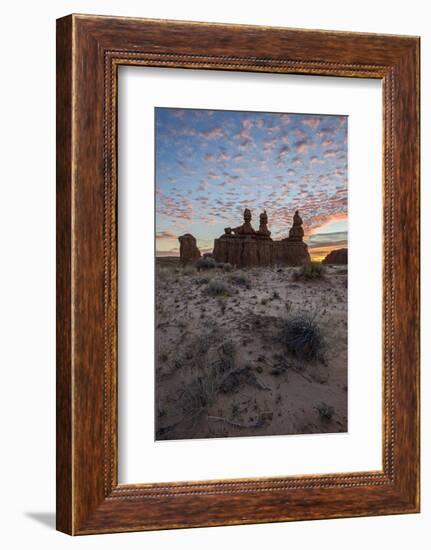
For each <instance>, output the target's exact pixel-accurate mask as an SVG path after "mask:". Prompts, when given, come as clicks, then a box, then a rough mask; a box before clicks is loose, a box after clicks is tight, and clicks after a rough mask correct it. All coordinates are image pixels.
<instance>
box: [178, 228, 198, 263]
mask: <svg viewBox="0 0 431 550" xmlns="http://www.w3.org/2000/svg"><path fill="white" fill-rule="evenodd" d="M178 240H179V241H180V261H181V263H182V264H183V265H186V264H191V263H194V262H195V261H196V260H198V259H199V258H200V257H201V253H200V250H199V248H198V247H197V244H196V239H195V237H193V235H192V234H191V233H186V234H185V235H181V237H178Z"/></svg>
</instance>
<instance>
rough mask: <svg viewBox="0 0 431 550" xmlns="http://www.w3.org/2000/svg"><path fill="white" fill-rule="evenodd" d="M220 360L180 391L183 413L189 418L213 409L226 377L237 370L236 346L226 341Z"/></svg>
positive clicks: (221, 348) (220, 350)
mask: <svg viewBox="0 0 431 550" xmlns="http://www.w3.org/2000/svg"><path fill="white" fill-rule="evenodd" d="M218 351H219V360H217V361H215V362H214V363H212V364H211V365H210V366H209V367H207V368H206V369H205V371H204V372H203V374H201V375H199V376H197V377H195V378H194V379H193V380H191V382H189V383H188V384H185V385H184V386H183V387H182V389H181V391H180V403H181V408H182V412H183V413H184V414H185V415H187V416H192V417H193V416H196V415H199V414H202V413H203V412H205V411H206V410H208V408H209V407H211V406H212V405H213V404H214V402H215V400H216V398H217V396H218V394H219V393H220V391H221V387H222V385H223V383H224V381H225V380H226V376H227V375H228V374H229V373H230V372H231V371H233V370H234V369H235V346H234V344H233V342H232V341H231V340H226V341H225V342H223V343H222V345H221V346H220V348H219V350H218Z"/></svg>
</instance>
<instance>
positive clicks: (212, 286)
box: [205, 279, 231, 297]
mask: <svg viewBox="0 0 431 550" xmlns="http://www.w3.org/2000/svg"><path fill="white" fill-rule="evenodd" d="M205 294H208V296H213V297H215V296H230V295H231V291H230V288H229V287H228V285H227V284H226V283H225V282H223V281H220V280H219V279H212V280H211V281H210V282H209V283H208V286H207V287H206V289H205Z"/></svg>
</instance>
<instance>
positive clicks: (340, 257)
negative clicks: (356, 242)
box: [322, 248, 348, 265]
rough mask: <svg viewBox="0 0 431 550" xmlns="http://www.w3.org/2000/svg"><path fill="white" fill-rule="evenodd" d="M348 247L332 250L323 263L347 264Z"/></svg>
mask: <svg viewBox="0 0 431 550" xmlns="http://www.w3.org/2000/svg"><path fill="white" fill-rule="evenodd" d="M347 256H348V255H347V248H339V249H338V250H332V252H330V253H329V254H328V255H327V256H326V257H325V259H324V260H322V264H326V265H347Z"/></svg>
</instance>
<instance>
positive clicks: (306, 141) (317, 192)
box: [155, 108, 347, 260]
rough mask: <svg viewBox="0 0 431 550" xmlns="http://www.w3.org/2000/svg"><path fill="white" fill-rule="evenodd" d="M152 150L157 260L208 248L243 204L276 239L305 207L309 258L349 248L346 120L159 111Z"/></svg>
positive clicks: (239, 218) (236, 219)
mask: <svg viewBox="0 0 431 550" xmlns="http://www.w3.org/2000/svg"><path fill="white" fill-rule="evenodd" d="M155 146H156V150H155V161H156V182H155V183H156V255H157V256H178V255H179V242H178V237H179V236H180V235H183V234H184V233H191V234H192V235H194V236H195V237H196V239H197V245H198V247H199V249H200V251H201V252H202V253H204V252H211V251H212V249H213V245H214V239H215V238H217V237H219V236H221V235H222V234H223V233H224V228H225V227H236V226H238V225H241V223H242V222H243V211H244V209H245V208H249V209H250V210H251V212H252V225H253V227H254V228H255V229H258V227H259V214H260V213H261V212H262V211H263V210H266V212H267V214H268V219H269V221H268V227H269V229H270V231H271V232H272V235H271V237H272V238H273V239H280V238H284V237H287V236H288V233H289V229H290V227H291V226H292V218H293V214H294V212H295V210H299V213H300V215H301V217H302V219H303V221H304V225H303V227H304V232H305V241H306V242H307V244H308V246H309V251H310V254H311V256H312V259H315V260H321V259H323V258H324V256H325V255H326V254H327V253H328V252H330V251H331V250H334V249H337V248H343V247H346V246H347V116H335V115H314V114H291V113H262V112H243V111H214V110H203V109H177V108H175V109H174V108H156V109H155Z"/></svg>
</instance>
